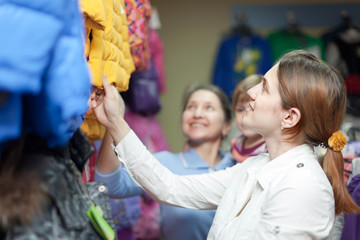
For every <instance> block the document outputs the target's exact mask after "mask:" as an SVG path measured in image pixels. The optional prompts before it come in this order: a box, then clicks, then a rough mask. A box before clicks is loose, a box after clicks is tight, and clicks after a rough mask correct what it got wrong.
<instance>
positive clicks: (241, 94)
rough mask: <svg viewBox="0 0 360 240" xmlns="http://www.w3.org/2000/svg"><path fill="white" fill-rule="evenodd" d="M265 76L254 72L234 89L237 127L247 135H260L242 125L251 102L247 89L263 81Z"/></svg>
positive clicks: (233, 105) (233, 100)
mask: <svg viewBox="0 0 360 240" xmlns="http://www.w3.org/2000/svg"><path fill="white" fill-rule="evenodd" d="M262 78H263V76H262V75H259V74H252V75H249V76H248V77H246V78H245V79H244V80H242V81H241V82H239V83H238V84H237V85H236V87H235V90H234V94H233V99H232V107H233V110H234V113H235V123H236V127H237V128H238V129H239V130H240V131H241V133H242V134H243V135H244V136H245V137H252V136H258V133H255V132H253V131H251V130H248V129H246V128H244V126H243V125H242V118H243V116H244V113H245V109H246V108H247V107H248V103H249V102H250V100H251V99H250V97H249V95H248V94H247V91H248V90H249V89H250V88H252V87H254V86H256V85H257V84H259V83H260V82H261V81H262Z"/></svg>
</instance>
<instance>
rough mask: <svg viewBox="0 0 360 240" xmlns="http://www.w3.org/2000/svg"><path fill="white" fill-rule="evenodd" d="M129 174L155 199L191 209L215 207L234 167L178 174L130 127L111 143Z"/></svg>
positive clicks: (227, 184)
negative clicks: (159, 158) (147, 146)
mask: <svg viewBox="0 0 360 240" xmlns="http://www.w3.org/2000/svg"><path fill="white" fill-rule="evenodd" d="M115 152H116V154H117V156H118V159H119V160H120V161H121V162H123V163H124V165H125V166H126V168H127V169H128V171H129V173H130V175H131V177H132V178H133V179H134V181H135V182H137V183H138V184H139V185H140V186H141V187H142V188H143V189H144V190H145V191H146V192H147V193H148V194H149V195H151V196H152V197H153V198H154V199H155V200H157V201H159V202H161V203H165V204H169V205H174V206H180V207H185V208H193V209H215V208H217V206H218V204H219V202H220V200H221V198H222V196H223V194H224V192H225V190H226V188H227V186H229V183H230V181H231V179H232V177H231V176H232V173H233V172H234V169H232V168H227V169H226V170H222V171H217V172H214V173H211V174H201V175H188V176H179V175H175V174H173V173H172V172H171V171H169V170H168V169H167V168H166V167H164V166H163V165H162V164H161V163H159V161H157V160H156V159H155V158H154V156H153V155H152V154H151V153H150V152H149V151H148V150H147V149H146V147H145V146H144V145H143V144H142V142H141V141H140V140H139V139H138V138H137V136H136V134H135V133H134V132H133V131H130V133H129V134H128V135H127V136H126V137H125V138H124V139H123V140H122V141H121V142H120V143H119V144H118V145H117V146H116V147H115Z"/></svg>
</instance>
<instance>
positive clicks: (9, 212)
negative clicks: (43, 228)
mask: <svg viewBox="0 0 360 240" xmlns="http://www.w3.org/2000/svg"><path fill="white" fill-rule="evenodd" d="M41 185H42V182H41V181H40V179H39V178H38V177H37V176H35V175H34V174H29V173H22V174H19V175H18V176H17V177H14V176H11V175H10V174H6V173H5V174H2V175H1V176H0V196H1V198H0V213H1V214H0V228H1V229H3V230H5V231H6V230H9V229H11V228H13V227H14V226H16V225H21V226H27V225H29V224H31V222H32V221H33V220H34V219H35V218H36V217H37V216H39V215H41V214H42V213H43V212H44V209H45V206H46V205H47V203H48V202H49V198H48V196H47V194H46V193H45V191H44V190H43V188H42V186H41Z"/></svg>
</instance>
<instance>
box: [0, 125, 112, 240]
mask: <svg viewBox="0 0 360 240" xmlns="http://www.w3.org/2000/svg"><path fill="white" fill-rule="evenodd" d="M13 146H14V149H13V150H16V152H17V153H18V154H19V153H22V156H21V157H20V160H19V161H18V162H17V163H18V164H17V167H16V170H15V172H14V175H11V174H7V173H9V171H8V170H9V168H6V169H1V170H2V174H0V175H1V178H0V186H1V187H0V192H1V193H0V194H1V199H0V209H2V211H1V215H2V218H1V221H0V225H1V226H0V227H1V231H0V237H1V239H17V240H25V239H64V240H65V239H73V240H77V239H89V240H95V239H96V240H100V239H102V238H101V237H100V235H98V233H97V232H96V230H95V228H94V227H93V226H92V225H91V223H90V220H89V217H88V214H87V211H88V209H89V207H90V206H91V205H92V204H95V205H97V206H100V207H101V209H102V211H103V214H104V215H103V217H104V219H105V220H106V222H107V223H108V224H109V225H110V227H111V228H112V229H114V228H115V225H114V222H113V217H112V215H111V210H110V205H109V198H108V196H107V188H106V187H105V185H103V184H102V183H100V182H93V183H87V184H83V183H82V180H81V173H80V171H79V169H82V167H83V164H84V162H85V161H86V159H87V158H88V157H89V155H90V154H91V153H92V151H93V148H92V147H91V144H90V143H89V141H88V139H87V138H86V136H85V135H84V134H82V133H81V131H76V132H75V134H74V135H73V137H72V138H71V140H70V141H69V144H68V145H67V146H66V147H61V148H60V147H58V148H52V149H50V148H48V147H47V146H46V141H45V140H44V139H42V138H40V137H38V136H29V135H26V136H25V138H24V147H23V148H22V147H21V144H17V145H13ZM6 150H8V149H6ZM2 156H5V155H2ZM4 160H5V158H4ZM13 160H14V159H13V158H12V159H11V161H13ZM6 161H9V160H8V159H7V160H6ZM10 165H11V163H10ZM6 166H9V165H6ZM18 191H21V197H16V196H17V195H18ZM11 200H12V201H11ZM15 203H16V204H15ZM15 208H16V209H18V210H17V211H15V210H14V209H15ZM19 209H21V210H20V212H19ZM39 209H40V211H37V210H39ZM18 212H19V214H17V213H18ZM1 234H2V236H1Z"/></svg>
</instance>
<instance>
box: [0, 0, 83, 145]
mask: <svg viewBox="0 0 360 240" xmlns="http://www.w3.org/2000/svg"><path fill="white" fill-rule="evenodd" d="M0 7H1V14H0V31H1V32H3V33H7V34H3V35H2V36H1V38H0V46H2V49H1V51H0V92H7V93H8V94H9V95H8V96H7V97H6V98H5V100H3V102H2V104H1V106H0V109H1V110H0V112H1V116H2V117H1V120H0V124H1V126H0V129H1V131H0V143H2V142H4V141H6V140H8V139H12V138H17V137H19V136H20V133H21V132H22V131H23V130H24V129H23V128H22V125H21V122H22V121H23V120H26V121H25V125H24V126H25V129H26V131H28V132H30V133H33V134H37V135H40V136H41V137H43V138H44V139H46V140H47V144H48V145H49V146H51V147H52V146H64V145H66V144H67V142H68V141H69V139H70V138H71V136H72V135H73V133H74V131H75V130H76V129H77V128H78V127H79V126H80V125H81V123H82V118H81V117H80V116H82V115H83V114H84V113H85V112H86V111H87V109H88V106H87V101H88V99H89V97H90V76H89V71H88V67H87V64H86V61H85V59H84V55H83V54H84V46H83V34H84V33H83V30H84V29H83V24H82V16H81V14H80V11H79V6H78V1H76V0H70V1H67V2H64V1H51V3H46V4H45V3H44V2H43V1H42V0H35V1H25V0H18V1H14V0H4V1H1V4H0ZM24 96H25V97H24ZM3 130H4V131H3Z"/></svg>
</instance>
